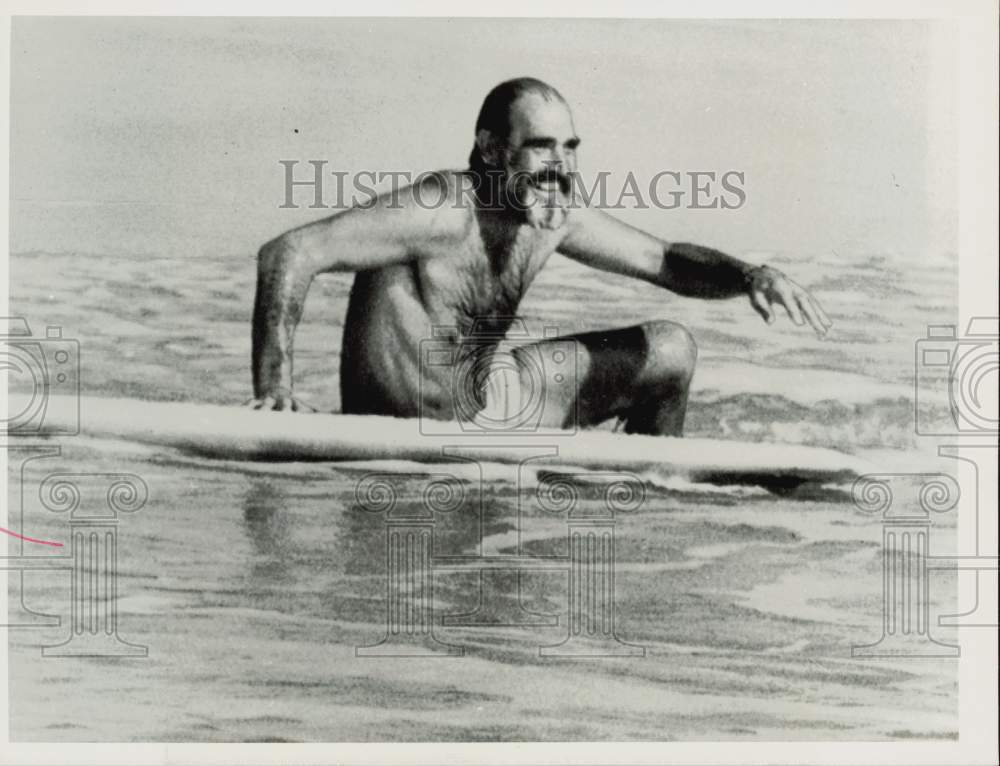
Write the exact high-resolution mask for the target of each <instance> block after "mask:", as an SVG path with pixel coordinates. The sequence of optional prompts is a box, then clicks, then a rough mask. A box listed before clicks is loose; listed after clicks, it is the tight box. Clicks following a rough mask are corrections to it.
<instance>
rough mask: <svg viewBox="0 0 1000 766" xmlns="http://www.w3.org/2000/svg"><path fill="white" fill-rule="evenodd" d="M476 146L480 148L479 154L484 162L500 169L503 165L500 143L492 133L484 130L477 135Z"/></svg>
mask: <svg viewBox="0 0 1000 766" xmlns="http://www.w3.org/2000/svg"><path fill="white" fill-rule="evenodd" d="M476 146H477V147H478V148H479V154H480V155H481V156H482V158H483V162H485V163H486V164H487V165H491V166H494V167H499V166H500V165H502V164H503V163H502V162H501V161H500V158H501V154H502V150H501V147H500V142H499V141H497V140H496V137H495V136H494V135H493V134H492V133H490V131H488V130H486V129H485V128H483V129H482V130H480V131H479V132H478V133H476Z"/></svg>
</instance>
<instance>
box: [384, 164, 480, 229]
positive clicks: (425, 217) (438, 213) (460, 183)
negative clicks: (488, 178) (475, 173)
mask: <svg viewBox="0 0 1000 766" xmlns="http://www.w3.org/2000/svg"><path fill="white" fill-rule="evenodd" d="M472 189H473V186H472V182H471V180H470V179H469V177H468V173H467V172H463V171H461V170H433V171H427V172H424V173H421V174H419V175H418V176H416V177H415V178H414V179H413V182H412V183H410V184H409V185H407V186H404V187H402V188H400V189H399V190H398V191H397V192H388V193H386V194H382V195H380V197H379V203H380V204H381V205H382V206H384V207H388V208H391V207H398V208H399V209H401V210H404V211H406V212H405V214H406V215H407V217H410V218H411V219H413V220H415V221H420V222H421V224H424V225H426V226H427V227H428V233H430V234H432V235H434V236H435V237H443V238H456V239H461V238H464V237H465V236H466V235H467V234H468V232H469V229H470V227H471V226H472V225H473V224H474V219H475V215H474V212H475V211H474V207H475V205H474V197H473V195H472Z"/></svg>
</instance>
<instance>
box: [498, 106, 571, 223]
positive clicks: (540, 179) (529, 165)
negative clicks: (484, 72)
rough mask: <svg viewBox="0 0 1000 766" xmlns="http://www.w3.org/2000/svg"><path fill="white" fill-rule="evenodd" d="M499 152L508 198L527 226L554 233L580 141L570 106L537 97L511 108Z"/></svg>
mask: <svg viewBox="0 0 1000 766" xmlns="http://www.w3.org/2000/svg"><path fill="white" fill-rule="evenodd" d="M510 128H511V129H510V136H509V137H508V139H507V142H506V146H505V147H504V153H503V164H504V170H505V171H506V173H507V176H508V179H509V181H510V184H511V186H510V187H509V188H510V189H511V192H512V196H513V198H514V199H515V200H516V202H517V206H518V208H519V209H520V210H523V211H525V216H526V218H527V220H528V223H530V224H531V225H532V226H535V227H536V228H537V227H544V228H549V229H556V228H559V227H560V226H562V224H563V223H564V222H565V220H566V216H567V215H568V211H567V208H568V206H569V203H570V201H571V198H572V191H573V182H572V180H571V177H570V176H571V174H573V173H575V172H576V148H577V146H578V145H579V143H580V139H579V138H578V137H577V135H576V129H575V128H574V127H573V116H572V115H571V114H570V111H569V107H567V106H566V104H564V103H563V102H562V101H560V100H558V99H553V100H547V99H545V98H544V97H543V96H541V95H539V94H536V93H527V94H525V95H523V96H521V97H520V98H519V99H518V100H517V101H515V102H514V103H513V105H512V106H511V112H510Z"/></svg>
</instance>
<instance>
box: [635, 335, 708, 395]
mask: <svg viewBox="0 0 1000 766" xmlns="http://www.w3.org/2000/svg"><path fill="white" fill-rule="evenodd" d="M642 328H643V332H644V333H645V335H646V373H647V374H652V375H654V376H655V377H656V378H658V379H660V380H663V379H665V378H667V379H670V380H673V381H678V380H679V381H683V382H684V383H687V382H688V381H690V379H691V376H692V375H693V374H694V368H695V364H696V363H697V361H698V345H697V343H695V340H694V337H693V336H692V335H691V333H690V332H688V330H687V328H686V327H684V326H683V325H680V324H677V323H676V322H668V321H666V320H660V321H656V322H646V323H645V324H643V326H642Z"/></svg>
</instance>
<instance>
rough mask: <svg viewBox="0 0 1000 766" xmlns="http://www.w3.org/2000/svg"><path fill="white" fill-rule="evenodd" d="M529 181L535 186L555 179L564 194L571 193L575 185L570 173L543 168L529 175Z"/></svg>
mask: <svg viewBox="0 0 1000 766" xmlns="http://www.w3.org/2000/svg"><path fill="white" fill-rule="evenodd" d="M528 181H529V182H530V183H531V184H533V185H535V186H537V185H539V184H544V183H550V182H552V181H555V182H556V183H557V184H559V190H560V191H561V192H562V193H563V194H569V191H570V189H571V188H572V185H573V182H572V181H571V180H570V177H569V176H568V175H566V174H565V173H560V172H558V171H556V170H541V171H539V172H537V173H534V174H533V175H531V176H529V177H528Z"/></svg>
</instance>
